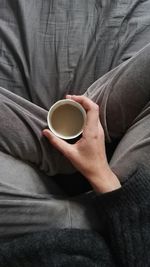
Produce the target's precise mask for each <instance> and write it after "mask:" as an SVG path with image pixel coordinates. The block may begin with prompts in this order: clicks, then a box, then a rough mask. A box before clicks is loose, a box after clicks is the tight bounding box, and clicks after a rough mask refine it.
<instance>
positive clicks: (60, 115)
mask: <svg viewBox="0 0 150 267" xmlns="http://www.w3.org/2000/svg"><path fill="white" fill-rule="evenodd" d="M85 118H86V112H85V110H84V108H83V107H82V106H81V105H80V104H79V103H78V102H75V101H74V100H71V99H63V100H60V101H57V102H56V103H55V104H54V105H53V106H52V107H51V108H50V110H49V112H48V116H47V122H48V126H49V128H50V130H51V131H52V132H53V133H54V134H55V135H56V136H58V137H60V138H62V139H74V138H76V137H78V136H79V135H80V134H81V133H82V131H83V127H84V123H85Z"/></svg>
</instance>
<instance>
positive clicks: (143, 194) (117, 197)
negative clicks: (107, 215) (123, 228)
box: [95, 168, 150, 212]
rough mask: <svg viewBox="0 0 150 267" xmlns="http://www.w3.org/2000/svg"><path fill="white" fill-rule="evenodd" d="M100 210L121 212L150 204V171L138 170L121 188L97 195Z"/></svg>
mask: <svg viewBox="0 0 150 267" xmlns="http://www.w3.org/2000/svg"><path fill="white" fill-rule="evenodd" d="M95 200H96V204H97V206H98V208H100V210H101V211H102V210H103V211H105V212H106V211H108V212H109V211H110V210H114V209H115V210H117V211H118V212H119V210H122V209H125V208H126V207H127V208H130V207H132V206H135V205H136V206H141V205H142V204H143V203H144V205H145V204H146V203H150V170H149V171H148V170H145V169H142V168H140V169H138V170H137V171H136V172H135V173H134V174H132V175H131V176H130V177H128V180H127V181H126V182H125V183H124V184H123V185H122V187H121V188H119V189H117V190H115V191H112V192H109V193H105V194H102V195H99V196H98V195H97V196H96V197H95Z"/></svg>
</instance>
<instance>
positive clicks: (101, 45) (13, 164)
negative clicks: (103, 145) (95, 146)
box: [0, 0, 150, 238]
mask: <svg viewBox="0 0 150 267" xmlns="http://www.w3.org/2000/svg"><path fill="white" fill-rule="evenodd" d="M149 10H150V1H149V0H148V1H140V0H113V1H110V0H108V1H106V0H101V1H98V0H80V1H78V0H57V1H54V0H0V87H1V88H0V121H1V127H0V150H1V151H0V238H1V237H8V236H9V237H10V236H14V235H15V236H16V235H17V234H22V233H26V232H33V231H38V230H46V229H48V228H51V227H62V228H63V227H77V228H92V229H96V230H97V229H100V222H99V221H97V216H96V210H95V208H94V206H93V205H92V196H93V195H92V193H91V194H90V193H89V194H85V195H83V196H81V197H76V198H71V199H70V198H68V197H67V196H65V197H64V192H63V190H62V189H61V188H59V187H58V186H57V185H56V184H55V182H54V181H52V180H51V178H50V175H53V174H55V173H57V172H71V171H73V170H72V167H71V166H70V164H68V162H67V161H66V160H65V159H64V158H63V157H62V155H60V153H58V152H57V151H56V150H55V149H54V148H52V146H50V145H49V144H48V142H47V140H46V139H44V138H43V137H42V135H41V130H42V129H43V128H45V127H46V115H47V110H48V109H49V107H50V106H51V104H52V103H54V102H55V101H56V100H59V99H60V98H62V97H64V95H65V94H66V93H70V94H73V93H75V94H82V93H85V94H86V95H88V96H89V97H90V98H91V99H93V100H94V101H96V102H97V103H98V104H99V105H100V111H101V114H100V116H101V120H102V123H103V127H104V129H105V133H106V138H107V141H113V140H115V139H116V138H117V139H120V138H122V137H123V135H124V134H125V133H126V130H127V129H128V132H127V133H126V134H125V135H124V137H123V138H122V140H121V142H120V144H119V145H118V147H117V149H116V151H115V153H114V155H113V157H112V159H111V162H110V164H111V166H112V168H113V169H114V171H115V172H116V173H117V174H118V176H119V177H120V179H123V178H124V176H125V175H127V174H128V172H131V171H132V170H133V169H134V168H135V167H136V166H137V165H138V164H139V162H141V159H142V161H143V162H146V163H147V164H149V143H150V142H149V139H150V133H149V88H150V86H149V83H150V82H149V64H150V63H149V62H150V46H149V45H148V46H147V47H145V48H144V50H143V51H140V52H139V53H138V54H137V52H138V51H139V50H140V49H141V48H143V47H144V46H145V45H147V44H149V43H150V12H149ZM130 58H131V60H130ZM114 68H115V69H114ZM111 70H112V71H111ZM109 71H111V72H109ZM108 72H109V73H108ZM104 74H106V75H105V76H103V75H104ZM97 79H98V80H97ZM96 80H97V81H96ZM95 81H96V82H95ZM93 82H95V83H94V84H93ZM89 86H90V87H89ZM2 87H4V88H5V89H3V88H2ZM88 87H89V89H88ZM87 89H88V90H87ZM11 92H12V93H15V94H12V93H11ZM20 96H21V97H20ZM22 97H23V98H22ZM25 99H26V100H25ZM125 99H126V101H125ZM146 104H147V106H145V105H146ZM137 107H138V109H137ZM142 109H143V111H142ZM138 114H139V115H138ZM137 115H138V117H137V118H136V116H137ZM118 116H119V117H118ZM133 120H135V121H134V122H135V123H133ZM118 121H119V123H118ZM141 133H142V134H141ZM136 152H137V153H136ZM70 179H71V176H70ZM70 185H71V183H70ZM70 185H69V186H70ZM56 195H57V196H56ZM60 195H61V197H60Z"/></svg>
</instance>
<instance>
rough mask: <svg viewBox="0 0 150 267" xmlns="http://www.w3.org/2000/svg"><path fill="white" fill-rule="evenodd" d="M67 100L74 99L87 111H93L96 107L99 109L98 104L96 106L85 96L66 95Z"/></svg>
mask: <svg viewBox="0 0 150 267" xmlns="http://www.w3.org/2000/svg"><path fill="white" fill-rule="evenodd" d="M66 98H69V99H72V100H74V101H76V102H78V103H80V104H81V105H82V106H83V108H84V109H85V110H86V111H88V110H91V109H93V108H95V107H97V108H98V105H97V104H95V103H94V102H93V101H92V100H90V99H89V98H88V97H86V96H83V95H79V96H77V95H66Z"/></svg>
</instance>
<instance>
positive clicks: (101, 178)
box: [89, 169, 121, 193]
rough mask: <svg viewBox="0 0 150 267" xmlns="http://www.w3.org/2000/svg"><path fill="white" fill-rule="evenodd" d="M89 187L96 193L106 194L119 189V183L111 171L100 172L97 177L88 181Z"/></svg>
mask: <svg viewBox="0 0 150 267" xmlns="http://www.w3.org/2000/svg"><path fill="white" fill-rule="evenodd" d="M89 182H90V184H91V186H92V187H93V189H94V191H95V192H97V193H107V192H111V191H114V190H117V189H119V188H120V187H121V184H120V181H119V179H118V178H117V176H116V175H115V174H114V173H113V172H112V171H111V169H109V170H107V171H104V172H100V173H99V175H98V174H97V175H96V176H93V177H91V178H90V179H89Z"/></svg>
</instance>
